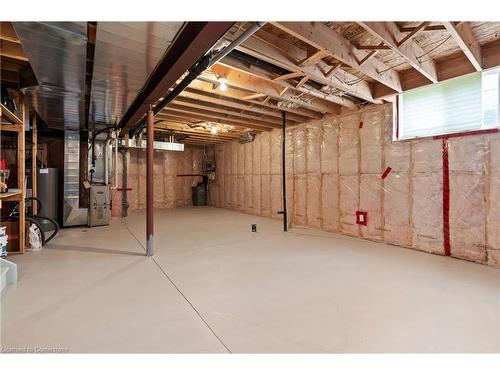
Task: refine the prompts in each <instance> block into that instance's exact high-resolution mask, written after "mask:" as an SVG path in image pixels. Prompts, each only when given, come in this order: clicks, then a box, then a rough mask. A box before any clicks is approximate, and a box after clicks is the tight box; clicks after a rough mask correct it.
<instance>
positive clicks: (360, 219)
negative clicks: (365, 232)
mask: <svg viewBox="0 0 500 375" xmlns="http://www.w3.org/2000/svg"><path fill="white" fill-rule="evenodd" d="M367 215H368V213H367V212H366V211H356V224H359V225H364V226H366V221H367Z"/></svg>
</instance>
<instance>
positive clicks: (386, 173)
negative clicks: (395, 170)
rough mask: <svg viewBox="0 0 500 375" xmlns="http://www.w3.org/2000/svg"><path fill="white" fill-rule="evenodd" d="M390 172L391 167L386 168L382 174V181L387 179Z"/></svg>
mask: <svg viewBox="0 0 500 375" xmlns="http://www.w3.org/2000/svg"><path fill="white" fill-rule="evenodd" d="M391 171H392V168H391V167H387V168H386V169H385V171H384V173H382V176H380V177H382V180H383V179H385V178H386V177H387V175H388V174H389V173H390V172H391Z"/></svg>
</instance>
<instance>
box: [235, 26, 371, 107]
mask: <svg viewBox="0 0 500 375" xmlns="http://www.w3.org/2000/svg"><path fill="white" fill-rule="evenodd" d="M242 32H243V31H242V30H240V31H238V32H236V33H235V34H234V35H233V36H232V37H231V38H228V37H227V35H226V38H227V39H228V40H229V41H231V40H233V39H234V38H236V37H237V36H239V35H240V34H241V33H242ZM237 49H238V50H240V51H242V52H244V53H246V54H248V55H251V56H253V57H256V58H258V59H261V60H263V61H266V62H268V63H271V64H274V65H276V66H278V67H280V68H283V69H286V70H288V71H290V72H296V71H300V72H302V73H304V75H305V76H307V77H308V78H309V79H311V80H313V81H316V82H318V83H321V84H322V85H327V86H331V87H334V88H336V89H339V90H341V91H343V92H345V93H348V94H349V95H352V96H354V97H357V98H360V99H362V100H366V101H369V102H376V101H375V100H374V99H373V96H372V92H371V87H370V85H369V84H368V83H367V82H364V81H362V80H361V81H360V80H359V79H358V77H356V76H354V75H352V74H350V73H348V72H346V71H345V70H343V69H341V68H339V69H337V71H336V72H335V75H332V76H330V77H327V76H326V73H327V72H328V71H329V70H330V69H331V66H329V65H328V64H326V63H325V62H323V61H321V60H320V61H318V62H317V63H316V64H313V65H307V66H299V65H298V64H299V63H300V62H301V61H303V60H304V59H306V58H307V57H308V56H307V52H306V51H304V50H303V49H301V48H299V47H297V46H295V45H292V44H290V43H287V42H285V41H284V40H282V39H279V38H277V37H275V36H274V35H272V34H269V33H267V32H265V31H262V30H259V31H258V33H256V34H254V35H253V36H252V37H251V38H249V39H247V40H246V41H245V42H244V43H242V44H240V45H239V46H238V47H237Z"/></svg>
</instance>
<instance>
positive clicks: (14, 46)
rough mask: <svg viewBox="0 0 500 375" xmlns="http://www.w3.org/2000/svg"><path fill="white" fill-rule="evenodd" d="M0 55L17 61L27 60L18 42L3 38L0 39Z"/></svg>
mask: <svg viewBox="0 0 500 375" xmlns="http://www.w3.org/2000/svg"><path fill="white" fill-rule="evenodd" d="M0 56H3V57H9V58H11V59H14V60H19V61H28V58H27V57H26V55H25V54H24V51H23V48H22V47H21V45H20V44H18V43H14V42H11V41H9V40H4V39H2V40H0Z"/></svg>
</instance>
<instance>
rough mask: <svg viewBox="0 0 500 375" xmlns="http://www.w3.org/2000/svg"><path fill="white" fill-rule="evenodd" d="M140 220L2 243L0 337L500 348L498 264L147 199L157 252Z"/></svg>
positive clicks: (43, 341)
mask: <svg viewBox="0 0 500 375" xmlns="http://www.w3.org/2000/svg"><path fill="white" fill-rule="evenodd" d="M251 223H257V225H258V230H259V232H258V233H251V231H250V224H251ZM144 231H145V221H144V213H132V214H131V215H130V216H129V217H128V218H126V219H124V220H123V221H121V220H114V221H112V223H111V225H110V226H109V227H97V228H91V229H88V228H73V229H66V230H63V231H62V232H61V233H60V234H59V235H58V236H57V238H56V239H54V240H53V242H51V243H50V245H49V246H47V247H46V248H45V249H44V250H42V251H40V252H36V253H28V254H26V255H24V256H17V257H11V259H12V260H13V261H14V262H17V263H18V270H19V282H18V284H17V285H15V286H11V287H8V289H7V291H6V293H4V296H3V298H2V324H1V328H2V332H1V339H2V342H1V345H2V346H3V347H4V348H6V347H50V348H53V347H55V348H63V349H68V350H69V351H70V352H211V353H225V352H227V351H228V350H230V351H231V352H259V353H261V352H500V270H498V269H493V268H489V267H486V266H482V265H478V264H474V263H469V262H466V261H461V260H456V259H450V258H445V257H440V256H436V255H430V254H426V253H422V252H418V251H413V250H408V249H403V248H399V247H395V246H388V245H385V244H379V243H373V242H369V241H364V240H359V239H355V238H350V237H344V236H340V235H335V234H330V233H326V232H323V231H319V230H314V229H298V228H296V229H293V230H292V231H291V232H289V233H287V234H284V233H283V232H282V231H281V223H280V222H278V221H274V220H270V219H266V218H260V217H255V216H250V215H246V214H243V213H239V212H234V211H229V210H222V209H217V208H208V207H200V208H185V209H176V210H171V211H168V210H163V211H157V213H156V229H155V233H156V235H155V243H156V254H155V256H154V259H151V258H146V257H144V256H142V255H143V254H144V249H143V248H142V246H144ZM134 236H135V237H137V238H138V239H139V241H140V243H141V244H139V242H138V241H137V240H136V239H135V238H134ZM141 245H142V246H141ZM172 282H173V283H175V285H176V286H174V284H173V283H172ZM177 288H178V289H177Z"/></svg>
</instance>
